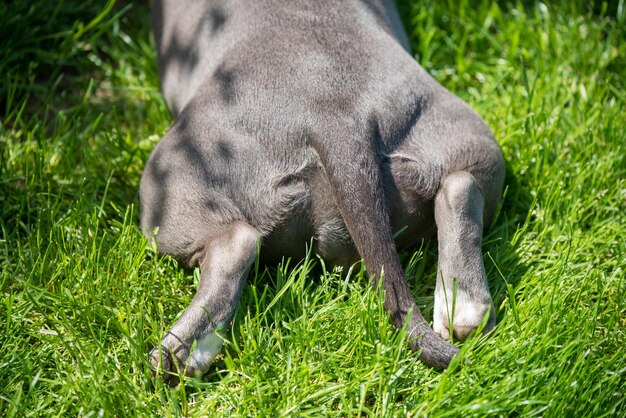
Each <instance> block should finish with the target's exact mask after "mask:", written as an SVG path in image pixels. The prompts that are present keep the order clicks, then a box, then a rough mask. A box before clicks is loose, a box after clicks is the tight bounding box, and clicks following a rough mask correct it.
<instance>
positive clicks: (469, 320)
mask: <svg viewBox="0 0 626 418" xmlns="http://www.w3.org/2000/svg"><path fill="white" fill-rule="evenodd" d="M484 207H485V199H484V196H483V193H482V191H481V189H480V187H479V185H478V182H477V181H476V179H475V178H474V176H473V175H472V174H470V173H469V172H466V171H458V172H454V173H451V174H448V175H447V176H446V177H445V178H444V179H443V181H442V183H441V187H440V189H439V191H438V192H437V196H436V198H435V222H436V224H437V239H438V242H439V263H438V264H439V268H438V271H437V285H436V288H435V311H434V315H433V328H434V330H435V332H436V333H438V334H439V335H440V336H441V337H443V338H445V339H448V338H450V334H451V333H453V335H454V336H455V337H456V338H458V339H461V340H464V339H465V338H467V336H468V335H469V333H470V332H472V331H474V330H475V329H476V328H477V327H478V326H479V325H480V323H481V321H482V320H483V318H484V317H485V316H486V315H487V314H488V315H489V319H488V322H487V326H486V327H485V329H484V332H487V331H489V330H491V329H492V328H493V327H494V325H495V313H494V307H493V302H492V300H491V294H490V293H489V287H488V285H487V276H486V274H485V266H484V264H483V259H482V252H481V240H482V231H483V211H484ZM455 280H456V285H455Z"/></svg>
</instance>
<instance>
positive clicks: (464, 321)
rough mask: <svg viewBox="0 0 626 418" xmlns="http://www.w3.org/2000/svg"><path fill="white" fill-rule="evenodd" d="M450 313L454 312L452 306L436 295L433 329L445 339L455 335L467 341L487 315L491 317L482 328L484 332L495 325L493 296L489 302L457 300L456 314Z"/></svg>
mask: <svg viewBox="0 0 626 418" xmlns="http://www.w3.org/2000/svg"><path fill="white" fill-rule="evenodd" d="M459 299H460V298H459ZM450 314H452V306H449V305H448V306H446V304H445V301H443V302H442V301H440V300H438V298H437V297H436V296H435V313H434V315H433V330H434V331H435V332H436V333H437V334H438V335H439V336H440V337H441V338H443V339H445V340H449V339H450V337H451V336H454V338H456V339H458V340H461V341H465V340H466V339H467V337H468V336H469V335H470V334H471V333H472V332H474V331H476V329H478V328H479V327H480V324H481V323H482V322H483V320H484V318H485V317H486V316H487V315H489V318H488V319H487V324H486V325H485V327H484V328H483V330H482V332H483V334H486V333H488V332H489V331H491V330H492V329H493V328H494V327H495V318H496V317H495V309H494V306H493V303H492V302H491V298H490V299H489V302H487V303H477V302H469V301H463V300H457V302H456V304H455V309H454V314H452V315H450ZM450 316H452V318H450Z"/></svg>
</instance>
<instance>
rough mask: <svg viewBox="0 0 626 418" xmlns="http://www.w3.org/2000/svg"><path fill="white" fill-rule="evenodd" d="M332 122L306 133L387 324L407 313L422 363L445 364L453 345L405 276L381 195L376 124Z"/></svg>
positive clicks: (403, 318)
mask: <svg viewBox="0 0 626 418" xmlns="http://www.w3.org/2000/svg"><path fill="white" fill-rule="evenodd" d="M337 125H338V126H337ZM337 125H335V126H333V129H332V130H331V132H332V133H330V134H329V136H327V137H324V138H316V137H314V136H313V137H311V138H310V141H311V143H310V145H311V146H312V148H313V149H314V150H315V151H316V152H317V154H318V155H319V157H320V159H321V162H322V166H323V167H324V169H325V171H326V175H327V177H328V181H329V183H330V185H331V189H332V193H333V196H334V198H335V200H336V203H337V205H338V206H339V210H340V213H341V216H342V218H343V221H344V222H345V224H346V227H347V229H348V232H349V233H350V236H351V237H352V240H353V241H354V244H355V246H356V248H357V250H358V252H359V254H360V256H361V257H362V258H363V261H364V262H365V266H366V268H367V271H368V273H369V274H370V276H371V278H372V282H373V285H374V286H378V282H379V279H380V277H381V273H382V274H383V283H382V288H383V289H384V291H385V301H384V306H385V309H386V310H387V311H388V312H389V313H390V314H391V321H392V323H393V324H394V325H395V326H396V327H398V328H401V327H403V326H404V325H405V323H406V321H407V319H409V317H410V320H409V323H408V324H407V332H408V335H409V338H410V346H411V348H412V349H414V350H421V359H422V360H423V361H424V362H425V363H426V364H428V365H431V366H433V367H437V368H445V367H447V366H448V365H449V363H450V361H451V360H452V358H453V357H454V356H455V354H456V353H457V352H458V349H457V348H456V347H455V346H454V345H452V344H450V343H448V342H446V341H444V340H443V339H441V338H440V337H439V336H438V335H437V334H435V332H434V331H433V330H432V329H431V328H430V326H429V325H428V323H427V322H426V320H425V319H424V317H423V316H422V313H421V312H420V309H419V307H418V306H417V305H416V304H415V300H414V299H413V296H412V295H411V291H410V289H409V286H408V284H407V282H406V280H405V279H404V273H403V271H402V267H401V265H400V260H399V258H398V254H397V250H396V247H395V244H394V241H393V234H392V230H391V225H390V220H389V213H388V209H387V206H386V200H385V195H384V188H383V183H382V181H383V179H382V173H381V164H380V159H381V156H380V153H379V152H378V149H377V144H376V141H378V137H379V135H378V131H377V127H376V126H367V127H365V128H360V129H359V128H358V127H352V128H351V129H347V128H346V127H345V126H343V124H337Z"/></svg>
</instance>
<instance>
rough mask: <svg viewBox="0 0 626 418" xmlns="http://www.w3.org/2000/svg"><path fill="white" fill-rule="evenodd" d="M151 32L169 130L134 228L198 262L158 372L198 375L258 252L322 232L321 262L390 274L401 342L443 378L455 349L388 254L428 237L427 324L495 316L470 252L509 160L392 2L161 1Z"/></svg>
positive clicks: (317, 238)
mask: <svg viewBox="0 0 626 418" xmlns="http://www.w3.org/2000/svg"><path fill="white" fill-rule="evenodd" d="M274 3H284V4H274ZM153 25H154V32H155V38H156V43H157V48H158V55H159V71H160V75H161V81H162V86H163V91H164V95H165V98H166V101H167V103H168V106H169V107H170V109H171V110H172V112H173V113H174V114H175V115H176V122H175V123H174V125H173V126H172V128H171V129H170V130H169V131H168V133H167V134H166V135H165V136H164V138H163V139H162V140H161V141H160V142H159V144H158V145H157V146H156V148H155V149H154V151H153V153H152V155H151V157H150V160H149V161H148V163H147V165H146V168H145V171H144V174H143V177H142V182H141V188H140V196H141V207H142V213H141V225H142V228H143V229H144V230H145V231H146V232H147V233H152V231H153V230H154V229H155V228H158V232H157V234H156V241H157V243H158V245H159V250H160V251H162V252H164V253H167V254H170V255H172V256H174V257H176V258H178V259H180V260H183V261H184V262H185V263H187V264H188V265H190V266H194V265H199V266H200V268H201V280H200V286H199V289H198V292H197V294H196V296H195V297H194V299H193V301H192V303H191V307H190V308H189V309H188V310H187V311H185V313H184V314H183V315H182V316H181V318H180V319H179V320H178V321H177V322H176V324H175V325H174V326H173V327H172V329H171V330H170V332H169V333H168V334H167V335H166V336H165V338H164V339H163V342H162V347H164V348H165V350H164V351H163V356H160V355H158V354H159V353H161V351H160V350H156V351H155V352H153V356H154V357H153V361H154V362H155V364H157V363H158V361H159V358H160V357H162V359H161V360H163V364H162V367H164V368H165V369H170V370H175V366H174V365H173V364H172V362H171V361H172V360H174V362H175V363H178V364H179V366H180V368H181V369H184V368H186V373H187V374H194V373H196V372H204V371H206V369H207V368H208V365H209V363H210V361H211V360H212V358H213V356H214V355H215V354H216V353H217V351H218V350H219V337H217V336H215V329H216V328H217V327H219V326H223V325H225V324H227V323H228V322H229V321H230V319H231V317H232V315H233V312H234V309H235V307H236V305H237V302H238V299H239V296H240V294H241V290H242V287H243V284H244V281H245V276H246V272H247V270H248V268H249V267H250V265H251V264H252V262H253V260H254V259H255V257H256V251H257V241H260V243H261V251H260V256H261V258H262V260H263V261H266V262H269V263H274V262H276V261H278V260H280V259H281V258H282V257H289V256H291V257H296V258H297V257H302V255H303V254H304V251H305V247H306V244H307V243H309V242H310V239H311V238H314V244H315V250H316V252H317V253H318V254H320V255H321V256H322V257H323V258H324V259H326V260H327V261H329V262H330V263H333V264H339V265H348V264H350V263H352V262H354V261H356V260H358V259H359V258H362V259H363V260H364V262H365V265H366V267H367V269H368V272H369V273H370V274H371V275H372V277H373V279H374V282H375V283H377V278H378V276H379V275H380V272H381V270H383V269H384V280H383V288H384V290H385V294H386V296H385V307H386V308H387V309H388V310H389V312H390V314H391V318H392V321H393V322H394V324H395V325H397V326H399V327H401V326H403V325H404V324H405V322H406V321H407V320H408V318H409V317H410V322H409V324H408V332H409V334H410V336H411V338H412V341H411V343H410V344H411V347H412V348H414V349H420V350H421V356H422V359H423V360H424V361H425V362H426V363H428V364H432V365H434V366H438V367H445V366H446V365H447V364H448V363H449V361H450V359H451V358H452V357H453V356H454V354H455V353H456V351H457V350H456V348H455V347H454V346H453V345H451V344H449V343H447V342H445V341H444V340H442V339H441V338H439V337H438V336H436V335H435V333H433V330H431V329H430V328H429V327H428V324H427V323H426V322H425V321H424V319H423V317H422V316H421V314H420V312H419V309H418V308H417V306H416V305H415V303H414V301H413V298H412V296H411V293H410V291H409V289H408V286H407V284H406V282H405V280H404V278H403V274H402V268H401V266H400V263H399V260H398V257H397V253H396V246H397V247H398V248H409V247H412V246H415V245H416V244H417V243H419V242H420V241H421V240H422V239H424V238H431V237H434V236H435V235H436V236H437V238H438V240H439V272H438V273H439V274H438V276H439V278H438V281H437V288H436V291H435V313H434V328H435V331H436V332H437V333H438V334H439V335H441V336H443V337H444V338H448V337H449V333H450V331H449V328H450V326H449V325H450V321H449V319H450V317H453V325H454V331H455V334H457V336H458V337H460V338H464V337H465V336H466V335H467V334H468V333H469V332H470V331H472V330H474V329H475V328H476V327H477V326H478V325H479V324H480V322H481V320H482V319H483V317H484V316H485V315H486V314H487V313H488V312H489V311H490V309H491V307H492V302H491V296H490V294H489V290H488V287H487V282H486V276H485V271H484V266H483V263H482V257H481V250H480V241H481V238H482V229H483V225H488V224H489V223H490V222H491V218H492V217H493V215H494V212H495V209H496V207H497V205H498V204H499V201H500V198H501V191H502V184H503V177H504V165H503V159H502V155H501V153H500V150H499V148H498V146H497V144H496V142H495V141H494V139H493V137H492V134H491V133H490V131H489V129H488V128H487V127H486V126H485V125H484V123H483V122H482V120H481V119H480V118H479V116H477V115H476V114H475V113H474V112H473V111H472V110H471V109H470V108H469V107H468V106H467V105H466V104H465V103H463V102H462V101H461V100H459V99H458V98H456V97H455V96H454V95H452V94H451V93H450V92H448V91H447V90H445V89H444V88H443V87H442V86H440V85H439V84H438V83H437V82H436V81H435V80H434V79H433V78H431V77H430V76H429V75H428V74H427V73H426V72H425V71H424V70H423V69H422V68H421V67H420V66H419V65H418V64H417V63H416V62H415V61H414V60H413V58H412V57H411V56H410V55H409V54H408V53H407V48H408V46H407V45H408V43H407V42H406V36H405V35H404V32H403V31H402V28H401V25H400V21H399V19H398V16H397V12H396V11H395V8H394V7H393V4H392V2H390V1H386V0H382V1H380V0H362V1H359V0H352V1H345V2H338V1H326V0H324V1H315V2H310V1H308V0H291V1H288V2H277V1H267V0H256V1H253V2H251V1H246V0H231V1H226V0H224V1H209V2H201V1H197V2H195V1H193V0H178V1H174V0H157V1H156V2H155V6H154V10H153ZM404 227H406V230H405V231H404V232H403V233H402V234H400V235H399V236H398V237H397V239H396V242H395V244H396V245H394V240H393V235H392V234H393V231H397V230H399V229H401V228H404ZM454 278H458V290H457V291H456V302H455V303H456V310H455V312H454V316H452V315H450V316H449V315H448V313H452V312H451V309H452V292H453V285H452V282H453V279H454ZM446 297H447V298H448V299H447V303H446ZM411 311H412V314H409V313H410V312H411ZM493 319H494V312H493V309H491V313H490V320H489V325H488V328H491V327H493ZM193 346H195V352H192V351H193V350H192V347H193ZM172 355H173V356H172Z"/></svg>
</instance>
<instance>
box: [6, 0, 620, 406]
mask: <svg viewBox="0 0 626 418" xmlns="http://www.w3.org/2000/svg"><path fill="white" fill-rule="evenodd" d="M148 10H149V8H148V3H147V2H146V1H140V2H132V3H131V2H125V1H118V2H115V1H109V2H108V3H106V4H105V2H97V1H91V0H90V1H84V0H59V1H56V2H44V1H28V0H15V1H12V2H2V3H0V22H2V23H1V24H0V118H1V119H0V120H1V124H0V302H1V303H0V416H7V417H14V416H19V417H22V416H48V415H50V416H80V417H90V416H146V417H153V416H179V415H182V416H208V415H215V414H223V415H237V416H255V415H262V416H267V415H269V416H275V415H286V416H305V415H311V416H320V415H337V416H346V417H349V416H356V415H361V414H362V415H367V416H394V417H395V416H407V415H410V416H422V415H424V416H492V415H495V416H511V415H513V416H534V415H539V416H551V417H563V416H589V417H600V416H626V395H625V392H626V390H625V389H624V388H625V387H626V349H625V347H626V280H625V277H626V274H625V272H624V269H625V268H626V238H625V237H626V3H625V2H624V1H623V0H619V1H615V2H600V1H597V2H593V3H590V2H586V1H565V0H563V1H554V2H546V3H540V2H535V1H517V2H515V1H499V2H495V1H487V0H484V1H475V2H470V1H469V0H462V1H458V2H453V1H434V0H433V1H414V2H412V1H408V0H407V1H401V4H400V10H401V13H402V16H403V19H404V22H405V25H406V27H407V29H408V31H409V33H410V38H411V42H412V46H413V49H414V54H415V59H416V60H417V61H418V62H420V63H421V65H422V66H423V67H425V68H426V69H427V70H428V71H429V72H431V74H433V75H434V77H436V78H437V79H438V80H439V81H440V82H441V83H442V84H443V85H445V86H446V87H447V88H448V89H450V90H451V91H453V92H454V93H456V94H457V95H459V96H460V97H462V98H463V99H464V100H466V101H467V102H468V103H469V104H470V105H472V106H473V107H474V108H475V109H476V110H477V111H478V113H480V114H481V115H482V116H483V117H484V118H485V120H486V121H487V123H488V124H489V125H490V126H491V128H492V129H493V131H494V133H495V134H496V137H497V138H498V140H499V142H500V144H501V147H502V150H503V153H504V156H505V159H506V163H507V179H506V194H505V198H504V201H503V204H502V207H501V210H500V212H499V216H498V218H497V219H496V220H495V222H494V225H493V227H492V228H491V230H490V232H489V233H488V234H486V236H485V240H484V243H483V250H484V261H485V266H486V268H487V273H488V275H489V278H490V287H491V291H492V294H493V295H494V300H495V303H496V308H497V322H498V325H497V328H496V330H495V331H494V332H493V333H491V334H490V335H489V336H488V337H475V338H472V339H470V340H469V341H468V342H466V343H464V344H463V345H462V347H463V349H462V352H461V357H465V358H467V359H469V362H465V361H459V362H457V363H455V364H453V365H452V367H450V368H449V369H448V370H446V371H444V372H440V371H436V370H433V369H431V368H428V367H426V366H425V365H423V364H422V363H421V362H420V361H419V359H418V356H417V355H416V353H413V352H411V351H410V350H409V349H408V347H407V344H406V335H405V334H404V333H402V332H398V331H396V330H395V329H394V328H393V327H392V326H391V325H390V324H389V323H388V318H387V317H386V315H385V313H384V311H383V309H382V299H381V295H380V294H379V293H378V292H377V291H375V290H372V289H370V287H369V285H368V280H367V278H366V277H365V275H364V274H363V272H362V271H360V270H359V269H358V268H355V269H354V270H352V271H351V272H349V274H348V275H347V277H342V276H341V275H340V274H338V273H337V272H333V271H327V269H326V268H325V266H324V264H323V262H321V261H320V260H319V259H318V258H317V257H316V256H315V254H311V255H310V257H308V258H307V259H306V260H285V262H284V263H283V264H282V265H281V266H278V267H275V268H274V267H272V268H266V267H264V266H259V265H255V267H254V268H253V271H252V272H251V274H250V277H249V285H248V286H247V287H246V289H245V291H244V295H243V299H242V303H241V305H240V307H239V309H238V311H237V314H236V318H235V321H234V324H235V325H234V327H233V330H232V332H230V331H228V332H226V333H224V335H223V337H224V339H225V346H224V349H223V351H222V354H221V355H220V356H219V357H218V358H217V360H216V362H215V363H214V364H213V366H212V367H211V369H210V371H209V372H208V374H207V375H205V376H204V377H203V378H202V379H188V380H186V381H185V384H184V385H181V386H179V387H177V388H170V387H168V386H166V385H164V384H163V383H162V382H160V381H155V380H154V379H153V378H152V375H151V373H150V369H149V367H148V362H147V353H148V351H149V350H150V349H151V348H152V347H153V346H154V345H155V344H156V343H157V342H158V341H159V340H160V337H161V336H162V334H163V332H164V331H165V330H166V329H167V328H168V327H169V326H170V325H171V324H172V323H173V321H174V320H175V318H176V316H177V315H178V314H179V313H180V312H181V310H182V309H183V308H184V307H185V306H186V305H187V304H188V302H189V301H190V299H191V297H192V295H193V292H194V286H195V284H196V283H197V277H198V275H197V272H194V271H186V270H184V269H182V268H180V267H179V266H178V265H177V263H176V262H175V261H174V260H172V259H169V258H167V257H161V256H158V255H157V254H156V252H155V249H154V248H152V247H151V246H150V245H148V244H147V243H146V241H145V240H144V239H143V237H142V234H141V231H140V229H139V226H138V213H139V208H138V199H137V189H138V184H139V179H140V176H141V171H142V167H143V165H144V163H145V161H146V159H147V158H148V155H149V153H150V150H151V149H152V147H153V146H154V145H155V143H156V141H158V139H159V137H160V136H161V135H162V134H163V133H164V132H165V130H166V129H167V127H168V125H169V124H170V123H171V116H170V114H169V112H168V110H167V108H166V107H165V104H164V102H163V100H162V98H161V96H160V92H159V85H158V76H157V72H156V64H155V61H156V59H155V53H154V50H153V44H152V41H151V40H150V35H149V13H148ZM435 250H436V245H435V244H433V243H425V244H424V245H423V246H422V247H421V248H418V249H416V250H415V251H414V252H410V253H403V254H401V258H402V260H403V265H404V266H405V271H406V275H407V278H408V280H409V281H410V284H411V287H412V289H413V291H414V295H415V297H416V300H417V301H418V304H419V305H420V307H422V309H423V311H424V313H425V315H426V317H427V318H431V317H432V305H433V290H434V285H435V264H436V251H435Z"/></svg>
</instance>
